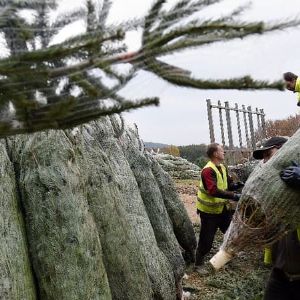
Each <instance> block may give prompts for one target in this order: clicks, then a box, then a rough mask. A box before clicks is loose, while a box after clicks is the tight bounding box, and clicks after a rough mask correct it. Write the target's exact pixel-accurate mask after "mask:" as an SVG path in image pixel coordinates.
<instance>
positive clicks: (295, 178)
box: [280, 161, 300, 189]
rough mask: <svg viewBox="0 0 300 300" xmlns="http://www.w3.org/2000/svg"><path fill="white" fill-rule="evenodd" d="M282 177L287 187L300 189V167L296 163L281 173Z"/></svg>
mask: <svg viewBox="0 0 300 300" xmlns="http://www.w3.org/2000/svg"><path fill="white" fill-rule="evenodd" d="M280 177H281V179H282V180H283V181H284V182H285V183H286V184H287V185H289V186H291V187H293V188H298V189H300V166H299V164H297V163H296V162H295V161H293V162H292V166H290V167H287V168H286V169H284V170H283V171H281V172H280Z"/></svg>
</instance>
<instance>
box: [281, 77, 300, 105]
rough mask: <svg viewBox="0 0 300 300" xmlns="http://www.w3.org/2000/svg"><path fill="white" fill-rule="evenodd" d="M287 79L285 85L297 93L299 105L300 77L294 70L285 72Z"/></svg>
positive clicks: (298, 103)
mask: <svg viewBox="0 0 300 300" xmlns="http://www.w3.org/2000/svg"><path fill="white" fill-rule="evenodd" d="M283 79H284V81H285V87H286V88H287V89H288V90H289V91H292V92H294V93H297V99H298V102H297V105H298V106H300V77H298V76H297V75H296V74H294V73H292V72H286V73H284V74H283Z"/></svg>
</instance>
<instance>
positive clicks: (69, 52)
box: [0, 0, 299, 136]
mask: <svg viewBox="0 0 300 300" xmlns="http://www.w3.org/2000/svg"><path fill="white" fill-rule="evenodd" d="M218 2H222V0H208V1H203V0H196V1H190V0H180V1H177V2H176V3H175V4H174V5H173V6H172V7H170V8H168V9H167V8H166V7H165V4H166V3H167V1H166V0H156V1H154V3H153V5H152V7H151V9H150V11H149V13H148V14H147V16H145V17H144V18H142V19H140V20H128V22H126V23H123V24H118V25H116V26H108V25H107V23H106V18H107V16H108V13H109V9H110V6H111V1H110V0H103V1H100V2H98V1H91V0H86V1H82V4H83V6H82V7H80V8H79V9H77V10H76V11H72V12H69V13H64V14H61V13H59V11H60V10H59V6H58V5H57V3H58V2H56V1H54V0H51V1H40V0H34V1H25V0H24V1H9V0H6V1H2V2H1V3H0V8H1V11H0V17H1V22H0V32H1V33H2V34H3V36H4V39H5V42H6V43H5V44H6V49H5V50H6V53H7V55H6V56H5V57H4V58H1V59H0V65H1V67H0V76H1V77H0V78H1V79H0V86H1V94H0V105H1V111H2V115H1V119H0V136H7V135H13V134H16V133H24V132H33V131H38V130H43V129H47V128H68V127H73V126H76V125H78V124H81V123H84V122H87V121H90V120H92V119H95V118H98V117H100V116H102V115H107V114H112V113H119V112H122V111H125V110H129V109H134V108H138V107H141V106H145V105H157V104H158V98H151V99H140V100H132V99H130V100H128V99H124V98H123V97H121V96H120V94H119V91H120V90H121V89H122V88H123V87H124V86H125V85H126V84H127V83H128V82H129V81H130V80H131V79H132V77H133V76H134V75H135V74H136V73H137V72H138V71H139V70H141V69H143V70H146V71H149V72H152V73H154V74H156V75H157V76H159V77H160V78H162V79H164V80H166V81H168V82H170V83H172V84H175V85H178V86H185V87H193V88H199V89H265V88H271V89H282V88H283V84H282V82H280V81H277V82H271V83H270V82H267V81H256V80H253V79H252V78H251V77H249V76H245V77H242V78H233V79H228V80H215V79H214V80H201V79H198V78H194V77H193V76H192V75H191V74H190V72H189V71H188V70H184V69H181V68H178V67H176V66H173V65H170V64H166V63H165V62H163V60H162V59H163V56H164V55H170V54H172V53H176V52H178V51H182V50H185V49H188V48H192V47H200V46H206V45H209V44H212V43H215V42H220V41H228V40H232V39H236V38H244V37H247V36H249V35H253V34H263V33H266V32H270V31H274V30H278V29H284V28H288V27H291V26H296V25H298V24H299V21H298V20H293V21H287V22H281V23H277V24H274V25H268V24H264V23H263V22H253V23H247V22H243V21H241V20H239V16H240V14H241V13H242V12H244V10H245V7H239V8H237V9H236V10H234V11H233V12H231V13H230V14H228V15H226V16H222V17H219V18H215V19H213V20H210V19H199V18H197V12H199V11H200V10H202V9H204V8H207V7H208V6H210V5H213V4H216V3H218ZM96 4H97V5H96ZM24 12H27V15H28V12H30V14H31V16H32V18H33V19H34V21H33V22H32V21H29V20H28V18H26V17H24V15H26V14H24ZM53 15H56V16H57V17H56V19H55V20H54V21H53V20H51V18H50V16H53ZM78 20H84V22H85V32H84V33H83V34H78V35H77V36H75V37H74V36H73V37H70V38H66V39H65V40H64V41H63V42H60V43H57V42H55V37H56V35H57V33H58V32H60V31H61V29H63V28H65V27H66V26H70V25H72V24H73V23H74V22H75V21H78ZM136 28H139V29H141V31H142V45H141V48H140V49H139V50H138V51H135V52H132V53H128V52H127V48H126V45H125V44H124V37H125V33H126V31H128V30H133V29H136ZM121 64H129V65H130V66H131V67H130V68H129V71H126V72H121V71H120V68H118V67H117V66H118V65H121ZM108 79H110V80H111V82H113V83H114V84H112V85H108V84H107V80H108Z"/></svg>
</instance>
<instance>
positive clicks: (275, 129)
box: [266, 114, 300, 137]
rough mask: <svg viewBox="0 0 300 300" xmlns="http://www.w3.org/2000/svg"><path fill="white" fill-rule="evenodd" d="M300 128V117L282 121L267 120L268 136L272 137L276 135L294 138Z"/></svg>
mask: <svg viewBox="0 0 300 300" xmlns="http://www.w3.org/2000/svg"><path fill="white" fill-rule="evenodd" d="M299 127H300V115H299V114H296V115H294V116H289V117H287V118H286V119H281V120H267V122H266V135H267V137H272V136H276V135H282V136H292V135H293V134H294V133H295V132H296V131H297V130H298V128H299Z"/></svg>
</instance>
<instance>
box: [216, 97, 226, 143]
mask: <svg viewBox="0 0 300 300" xmlns="http://www.w3.org/2000/svg"><path fill="white" fill-rule="evenodd" d="M218 106H219V118H220V128H221V138H222V144H223V146H224V147H225V134H224V123H223V115H222V105H221V101H220V100H219V101H218Z"/></svg>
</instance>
